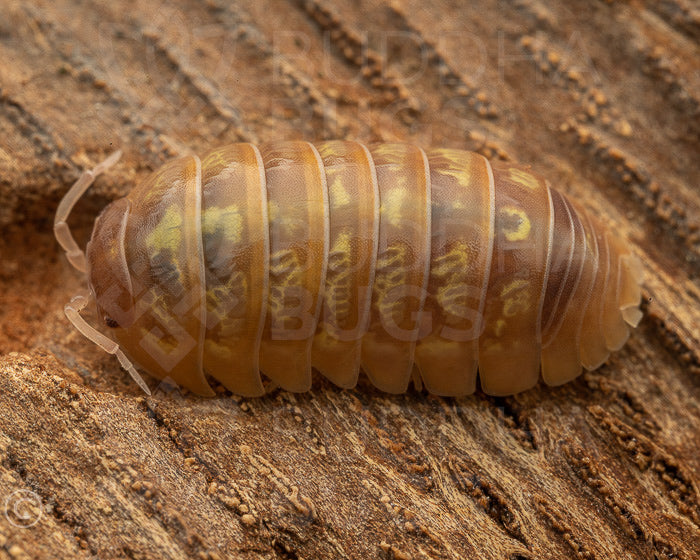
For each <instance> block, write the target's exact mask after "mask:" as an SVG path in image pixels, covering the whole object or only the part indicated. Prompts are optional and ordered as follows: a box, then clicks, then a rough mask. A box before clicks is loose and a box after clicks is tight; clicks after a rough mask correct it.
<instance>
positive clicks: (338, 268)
mask: <svg viewBox="0 0 700 560" xmlns="http://www.w3.org/2000/svg"><path fill="white" fill-rule="evenodd" d="M352 238H353V236H352V234H351V233H350V232H348V231H343V232H340V233H339V234H338V235H337V237H336V239H335V240H334V241H333V246H332V247H331V249H330V251H329V252H328V275H327V276H326V283H327V287H326V290H325V291H324V294H323V296H324V301H325V304H326V306H327V307H328V309H330V310H332V312H333V313H334V315H335V321H337V322H339V323H340V322H343V321H345V320H346V319H347V316H348V314H349V313H350V312H351V311H352V301H353V296H352V287H353V263H352V254H351V249H352Z"/></svg>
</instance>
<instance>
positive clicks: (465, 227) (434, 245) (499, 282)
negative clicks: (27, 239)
mask: <svg viewBox="0 0 700 560" xmlns="http://www.w3.org/2000/svg"><path fill="white" fill-rule="evenodd" d="M118 158H119V153H116V154H114V155H112V156H111V157H110V158H108V159H107V160H106V161H104V162H103V163H102V164H100V165H98V166H97V167H96V168H95V169H94V170H92V171H88V172H86V173H84V174H83V176H82V177H81V178H80V179H79V180H78V181H77V182H76V184H75V185H74V186H73V187H72V188H71V189H70V191H68V193H67V194H66V196H65V197H64V199H63V200H62V202H61V204H60V206H59V208H58V210H57V213H56V220H55V234H56V238H57V240H58V241H59V243H60V244H61V245H62V247H63V248H64V249H65V250H66V253H67V256H68V259H69V260H70V262H71V263H72V264H73V265H74V266H75V267H76V268H78V269H79V270H81V271H85V272H86V273H87V277H88V284H89V288H90V293H89V294H85V295H81V296H77V297H76V298H73V301H72V302H71V303H69V304H68V305H67V306H66V314H67V315H68V317H69V319H70V320H71V321H72V322H73V324H74V325H75V326H76V327H77V328H78V329H79V330H80V331H81V332H82V333H83V334H85V335H86V336H87V337H88V338H89V339H91V340H93V341H94V342H95V343H97V344H98V345H100V346H101V347H102V348H103V349H105V350H106V351H108V352H110V353H112V354H116V355H117V357H118V358H119V360H120V362H121V364H122V365H123V366H124V367H125V368H126V369H127V370H128V371H129V372H130V373H131V374H132V376H133V377H134V379H136V380H137V382H139V384H140V385H141V386H142V387H143V388H144V389H145V390H146V391H148V388H147V386H146V385H145V383H144V382H143V380H142V379H141V378H140V376H139V374H138V373H137V371H136V370H135V368H134V366H133V365H132V362H133V363H134V364H136V365H137V366H138V367H139V368H141V369H143V370H145V371H147V372H148V373H150V374H151V375H153V376H154V377H156V378H159V379H163V378H166V377H170V378H171V379H172V380H174V381H175V382H176V383H178V384H179V385H182V386H184V387H186V388H188V389H190V390H192V391H194V392H196V393H198V394H201V395H213V394H214V393H213V391H212V389H211V387H210V385H209V383H208V382H207V379H206V377H205V374H206V375H209V376H211V377H212V378H215V379H216V380H218V381H219V382H220V383H221V384H223V385H224V386H225V387H227V388H228V389H229V390H231V391H232V392H234V393H237V394H240V395H246V396H258V395H262V394H263V393H264V392H265V386H264V385H263V382H262V380H261V376H260V372H262V373H263V374H265V376H267V377H268V378H269V379H270V380H271V381H272V382H273V383H274V384H276V385H278V386H280V387H282V388H284V389H286V390H289V391H306V390H308V389H309V388H310V386H311V368H312V367H314V368H316V369H317V370H318V371H319V372H321V373H322V374H323V375H324V376H326V377H328V378H329V379H330V380H332V381H333V382H334V383H336V384H337V385H339V386H341V387H353V386H354V385H355V384H356V382H357V379H358V374H359V371H360V368H362V369H363V370H364V371H365V372H366V373H367V375H368V376H369V378H370V380H371V381H372V383H373V384H374V385H375V386H377V387H378V388H379V389H381V390H383V391H387V392H390V393H401V392H403V391H405V390H406V389H407V387H408V384H409V381H410V380H411V378H413V379H414V381H415V382H416V385H418V386H419V385H420V383H421V381H422V383H423V384H424V385H425V387H426V388H427V389H428V391H430V392H431V393H435V394H438V395H450V396H457V395H466V394H469V393H472V392H473V391H474V390H475V388H476V377H477V368H478V371H479V377H480V380H481V386H482V388H483V390H484V391H485V392H486V393H488V394H492V395H508V394H513V393H517V392H519V391H523V390H525V389H529V388H530V387H532V386H534V385H535V384H536V383H537V380H538V377H539V375H540V373H541V375H542V379H543V380H544V381H545V382H546V383H547V384H549V385H559V384H561V383H565V382H566V381H569V380H571V379H573V378H575V377H576V376H578V375H579V374H580V373H581V368H582V366H583V367H585V368H586V369H595V368H597V367H598V366H600V365H601V364H602V363H603V362H604V361H605V360H606V359H607V357H608V355H609V353H610V351H613V350H617V349H619V348H620V347H621V346H622V345H623V344H624V343H625V341H626V340H627V337H628V335H629V329H628V326H627V325H628V324H629V325H631V326H636V325H637V324H638V323H639V320H640V319H641V315H642V314H641V311H640V310H639V302H640V296H641V292H640V287H639V283H640V282H641V267H640V264H639V261H638V260H637V259H636V258H635V257H634V256H633V255H632V254H631V253H630V251H629V249H628V247H627V245H626V244H625V243H624V242H623V241H622V240H621V239H619V238H618V237H617V236H615V235H613V234H612V233H611V232H610V231H608V230H606V229H605V228H604V227H602V226H601V225H600V224H599V223H598V222H597V221H596V220H594V219H593V218H591V217H589V216H587V215H586V213H585V212H583V211H581V210H580V209H579V208H576V207H575V206H574V205H573V204H572V203H571V202H569V201H568V200H567V198H566V197H564V196H563V195H561V194H559V193H558V192H557V191H556V190H554V189H552V188H550V187H549V186H548V184H547V182H546V181H544V180H543V179H541V178H539V177H538V176H536V175H534V174H532V173H531V172H530V171H529V170H528V169H527V168H524V167H521V166H518V165H514V164H511V163H494V164H491V163H489V161H488V160H486V159H485V158H484V157H483V156H481V155H479V154H476V153H473V152H467V151H463V150H450V149H437V150H430V151H427V152H426V151H423V150H422V149H421V148H419V147H416V146H412V145H408V144H379V145H377V146H374V147H371V148H367V147H365V146H364V145H362V144H359V143H356V142H344V141H332V142H322V143H319V144H311V143H308V142H300V141H285V142H270V143H266V144H263V145H262V146H260V148H257V147H255V146H254V145H252V144H247V143H240V144H232V145H229V146H225V147H223V148H219V149H217V150H214V151H211V152H209V153H208V154H206V155H205V156H204V157H203V158H202V159H201V160H200V158H198V157H197V156H187V157H183V158H180V159H177V160H174V161H171V162H170V163H167V164H165V165H164V166H163V167H161V168H160V169H159V170H157V171H156V172H154V173H153V174H152V175H150V176H149V177H148V178H147V179H146V180H145V181H144V182H143V183H142V184H141V185H139V186H138V187H136V188H135V189H133V190H132V191H131V192H130V194H129V195H128V196H126V197H125V198H121V199H119V200H116V201H114V202H112V203H111V204H109V205H108V206H107V207H106V208H105V209H104V211H103V212H102V213H101V214H100V216H99V217H98V218H97V220H96V222H95V227H94V230H93V233H92V238H91V240H90V242H89V243H88V245H87V250H86V252H85V253H83V251H81V250H80V248H79V247H78V246H77V244H76V242H75V241H74V239H73V237H72V235H71V233H70V230H69V229H68V226H67V224H66V219H67V217H68V215H69V213H70V211H71V209H72V207H73V205H74V204H75V202H76V201H77V200H78V199H79V198H80V197H81V196H82V194H83V193H84V192H85V190H86V189H87V188H88V187H89V186H90V184H91V183H92V181H93V180H94V178H95V176H96V175H98V174H99V173H101V172H102V171H104V170H105V169H106V168H108V167H109V166H111V165H113V164H114V163H115V162H116V160H117V159H118ZM90 300H94V301H95V302H96V303H97V308H98V313H99V316H100V317H101V318H103V319H104V321H105V324H106V325H107V326H108V327H110V332H111V333H112V334H113V338H114V340H112V339H111V338H108V337H107V336H105V335H103V334H101V333H100V332H99V331H98V330H97V329H95V328H94V327H92V326H90V325H89V324H88V323H87V322H86V321H85V320H84V319H83V318H82V317H81V315H80V311H81V309H83V308H84V307H85V306H86V305H87V304H88V302H89V301H90Z"/></svg>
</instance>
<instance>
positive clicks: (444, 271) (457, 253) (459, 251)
mask: <svg viewBox="0 0 700 560" xmlns="http://www.w3.org/2000/svg"><path fill="white" fill-rule="evenodd" d="M468 249H469V247H468V245H467V244H466V243H464V242H459V243H457V244H456V245H455V247H453V248H452V250H451V251H450V252H448V253H445V254H444V255H440V256H439V257H436V258H434V259H433V261H432V263H431V267H430V273H431V274H433V275H434V276H437V277H438V278H441V279H442V278H445V277H449V278H446V280H448V281H449V280H450V278H451V277H453V275H455V274H458V275H460V276H461V275H463V274H464V271H465V270H466V268H467V267H468V266H469V256H468Z"/></svg>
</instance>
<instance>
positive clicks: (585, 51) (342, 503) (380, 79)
mask: <svg viewBox="0 0 700 560" xmlns="http://www.w3.org/2000/svg"><path fill="white" fill-rule="evenodd" d="M699 43H700V7H699V6H698V3H697V2H696V1H695V0H665V1H663V2H657V1H655V0H646V1H645V0H629V1H597V0H588V1H584V0H573V1H567V2H565V1H563V0H561V1H558V2H545V1H543V0H514V1H512V2H504V1H501V0H483V1H480V2H474V3H467V2H461V1H459V0H437V1H436V2H429V3H426V2H418V1H417V0H400V1H399V0H376V1H369V0H363V1H359V2H349V3H348V2H342V1H340V0H331V1H328V2H319V1H318V0H299V1H281V0H277V1H270V2H260V1H254V0H236V1H234V2H227V1H224V0H208V1H207V2H197V1H194V0H174V1H169V2H165V1H163V2H135V1H132V2H128V1H124V0H115V1H113V2H96V1H77V0H57V1H54V2H48V1H36V2H22V1H19V0H0V228H1V229H2V241H1V242H0V282H1V285H0V508H4V509H2V510H1V511H0V558H13V559H22V558H70V559H73V558H76V559H77V558H81V559H83V558H85V559H87V558H100V559H103V558H139V559H142V558H143V559H145V558H173V559H179V558H197V559H217V558H246V559H247V558H250V559H253V558H256V559H257V558H260V559H263V558H287V559H302V558H304V559H314V558H334V559H335V558H357V559H361V558H386V559H389V558H397V559H406V558H415V559H423V558H485V559H507V560H523V559H546V558H579V559H585V560H593V559H598V560H603V559H611V558H615V559H626V558H630V559H671V558H673V559H685V560H692V559H695V558H698V557H700V498H699V484H698V479H699V478H700V476H699V475H700V454H699V453H698V447H699V445H698V444H699V440H700V405H699V397H700V350H699V346H700V332H699V326H700V231H699V224H700V192H699V188H698V186H699V185H698V183H699V179H700V164H699V159H700V158H699V154H700V109H699V106H700V46H699ZM292 138H303V139H307V140H320V139H328V138H346V139H355V140H360V141H363V142H372V141H378V140H383V141H394V140H399V141H408V142H414V143H417V144H419V145H421V146H424V147H430V146H436V147H455V148H466V149H471V150H476V151H479V152H480V153H482V154H484V155H487V156H488V157H491V158H494V159H499V158H500V159H511V160H515V161H520V162H524V163H529V164H531V165H532V168H533V170H535V171H537V172H538V173H541V174H542V175H544V176H546V177H547V178H548V179H549V180H550V181H551V183H552V185H553V186H555V187H556V188H558V189H561V190H562V191H563V192H565V193H567V194H569V195H570V196H571V197H572V198H574V199H576V200H578V201H580V202H581V203H582V204H583V206H584V207H585V208H586V209H588V210H590V211H591V212H593V213H594V214H596V215H597V216H599V217H600V219H601V220H602V221H603V222H605V223H607V224H609V225H611V226H612V227H614V228H615V229H616V230H619V231H620V232H621V233H622V234H623V235H625V236H627V237H628V238H629V239H630V240H631V242H632V244H633V245H634V248H635V252H636V254H637V255H638V256H639V257H640V258H641V259H642V261H643V263H644V267H645V271H646V279H645V285H644V306H643V308H644V312H645V317H644V319H643V321H642V323H641V325H640V326H639V328H638V329H637V330H636V331H634V333H633V335H632V337H631V339H630V341H629V343H628V344H627V345H626V346H625V347H624V348H623V349H622V350H621V351H620V352H618V353H615V354H613V355H612V356H611V358H610V360H609V361H608V363H607V364H606V365H605V366H604V367H602V368H601V369H600V370H598V371H596V372H593V373H588V374H586V375H583V376H582V377H580V378H579V379H578V380H576V381H575V382H572V383H570V384H568V385H566V386H563V387H560V388H547V387H544V386H542V385H539V386H538V387H537V388H535V389H534V390H531V391H528V392H526V393H523V394H520V395H517V396H514V397H508V398H491V397H487V396H485V395H484V394H482V393H477V394H476V395H474V396H471V397H468V398H460V399H447V398H436V397H431V396H428V395H426V394H425V393H421V392H417V391H415V390H411V391H410V392H409V393H407V394H405V395H400V396H390V395H386V394H382V393H379V392H378V391H376V390H374V389H372V388H371V386H369V384H368V383H366V382H363V383H362V384H361V385H360V386H359V387H358V388H357V389H355V390H352V391H347V390H340V389H337V388H335V387H334V386H332V385H331V384H330V383H328V382H327V381H325V380H323V379H321V378H317V379H316V380H315V382H314V387H313V390H312V391H311V392H309V393H307V394H301V395H293V394H289V393H285V392H281V391H274V392H272V394H270V395H269V396H267V397H265V398H262V399H240V398H237V397H234V396H232V395H230V394H228V393H226V392H220V393H219V395H218V396H217V397H216V398H212V399H204V398H198V397H195V396H192V395H186V394H182V393H181V392H180V391H178V390H177V389H174V388H172V387H168V386H166V385H162V384H161V385H156V382H154V381H153V380H150V383H151V387H153V388H154V389H155V391H154V395H153V397H151V398H146V397H145V396H144V395H142V394H140V392H139V389H138V387H137V386H136V385H135V384H134V383H133V382H131V381H130V380H129V379H128V376H127V375H126V374H125V373H124V372H123V371H121V370H120V368H119V366H118V364H117V361H116V360H115V359H113V358H112V357H110V356H108V355H106V354H104V353H103V352H101V351H100V350H99V349H98V348H96V347H95V346H93V345H92V344H91V343H89V342H88V341H86V340H85V339H83V338H82V337H81V336H80V335H79V334H78V333H77V332H76V331H74V330H73V329H72V327H71V326H70V325H69V324H68V322H67V320H66V319H65V317H64V316H63V311H62V307H63V304H64V302H66V301H67V300H68V299H69V298H70V297H71V295H72V294H75V293H77V292H78V291H79V290H80V289H82V287H83V286H84V279H82V278H80V277H79V275H77V274H76V273H75V271H73V270H72V269H71V268H70V267H69V265H68V263H67V261H66V259H65V258H64V256H63V255H62V254H61V252H60V250H59V247H58V246H57V244H56V243H55V241H54V239H53V235H52V232H51V226H52V220H53V214H54V212H55V209H56V206H57V203H58V201H59V199H60V197H61V196H62V195H63V193H65V191H66V190H67V189H68V188H69V186H70V185H71V184H72V183H73V181H75V180H76V178H77V177H78V176H79V174H80V172H81V171H82V170H83V169H85V168H89V167H92V166H93V165H94V164H95V163H96V162H97V161H99V160H101V159H103V158H104V157H105V156H106V154H108V153H109V152H110V151H112V150H114V149H115V148H121V149H123V150H124V152H125V155H124V157H123V159H122V161H121V162H120V163H119V164H118V165H117V166H116V167H114V168H113V169H112V170H110V171H109V173H107V174H106V175H105V176H104V177H101V178H100V179H99V180H98V182H97V184H96V185H95V186H94V188H93V189H92V190H91V191H90V192H89V193H88V194H87V195H86V197H85V199H84V200H83V201H81V202H80V204H79V205H78V206H77V207H76V210H75V212H74V215H73V216H72V218H71V226H72V227H73V228H74V230H75V231H76V233H77V237H78V238H79V241H80V242H81V243H84V242H85V241H86V240H87V238H88V236H89V232H90V229H91V225H92V222H93V220H94V218H95V217H96V215H97V213H98V212H99V210H100V209H101V208H102V207H104V205H105V204H107V203H108V202H109V201H111V200H113V199H115V198H117V197H120V196H123V195H124V194H125V193H126V192H128V191H129V189H130V188H131V187H132V186H133V185H134V184H135V183H136V182H137V181H140V180H142V179H143V178H144V177H145V176H146V175H147V174H148V173H149V172H150V171H152V170H153V169H155V168H157V167H158V166H159V165H161V164H162V163H163V162H164V161H166V160H167V159H169V158H171V157H173V156H175V155H177V154H182V153H186V152H187V151H190V150H191V151H194V152H196V153H202V152H203V151H205V150H207V149H208V148H210V147H212V146H217V145H222V144H225V143H228V142H235V141H253V142H257V141H262V140H274V139H292ZM15 505H16V506H17V507H14V506H15ZM22 525H26V527H23V526H22Z"/></svg>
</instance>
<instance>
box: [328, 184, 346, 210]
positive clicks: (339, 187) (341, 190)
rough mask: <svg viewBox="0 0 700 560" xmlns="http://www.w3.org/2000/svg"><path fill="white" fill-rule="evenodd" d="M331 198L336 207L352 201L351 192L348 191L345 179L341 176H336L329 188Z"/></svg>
mask: <svg viewBox="0 0 700 560" xmlns="http://www.w3.org/2000/svg"><path fill="white" fill-rule="evenodd" d="M329 191H330V192H329V198H330V200H331V203H332V204H333V207H334V208H337V207H339V206H347V205H348V204H350V203H351V202H352V198H351V197H350V193H348V191H347V189H346V188H345V185H343V180H342V179H341V178H340V177H336V178H335V179H334V180H333V182H332V183H331V185H330V188H329Z"/></svg>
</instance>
